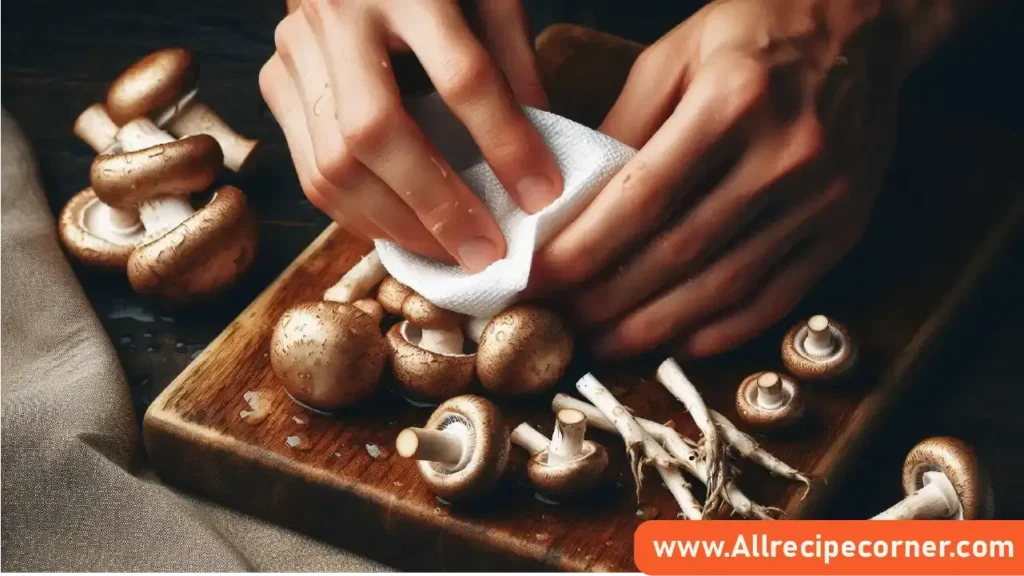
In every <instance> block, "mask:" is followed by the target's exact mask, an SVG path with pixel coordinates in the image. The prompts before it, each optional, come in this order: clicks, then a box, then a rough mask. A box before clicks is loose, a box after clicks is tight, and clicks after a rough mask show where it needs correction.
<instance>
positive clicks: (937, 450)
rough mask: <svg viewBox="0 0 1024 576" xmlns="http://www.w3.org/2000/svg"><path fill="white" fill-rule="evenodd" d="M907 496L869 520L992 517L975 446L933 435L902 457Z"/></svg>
mask: <svg viewBox="0 0 1024 576" xmlns="http://www.w3.org/2000/svg"><path fill="white" fill-rule="evenodd" d="M903 490H904V492H905V493H906V494H907V497H906V498H904V499H903V500H901V501H899V502H897V503H896V504H894V505H893V506H892V507H890V508H889V509H888V510H886V511H884V512H882V513H881V514H878V515H876V516H875V517H874V518H872V520H976V519H986V518H991V517H992V504H993V502H992V494H991V490H992V487H991V485H990V484H989V478H988V474H987V472H986V470H985V469H984V467H983V466H982V465H981V463H980V462H979V461H978V457H977V455H976V454H975V452H974V449H973V448H971V447H970V446H969V445H967V444H966V443H965V442H963V441H962V440H959V439H956V438H951V437H948V436H936V437H932V438H928V439H926V440H923V441H922V442H920V443H918V444H917V445H916V446H914V447H913V448H912V449H911V450H910V452H909V453H908V454H907V457H906V459H905V460H904V461H903Z"/></svg>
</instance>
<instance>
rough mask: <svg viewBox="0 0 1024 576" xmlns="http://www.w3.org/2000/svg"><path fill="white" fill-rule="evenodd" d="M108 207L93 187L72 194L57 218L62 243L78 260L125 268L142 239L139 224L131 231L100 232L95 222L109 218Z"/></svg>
mask: <svg viewBox="0 0 1024 576" xmlns="http://www.w3.org/2000/svg"><path fill="white" fill-rule="evenodd" d="M109 211H110V207H109V206H106V205H104V204H103V202H100V201H99V199H98V198H96V194H95V193H93V190H92V188H86V189H85V190H82V191H80V192H79V193H77V194H75V195H74V196H72V197H71V199H70V200H68V203H67V204H65V205H64V208H63V209H61V211H60V217H59V218H58V220H57V230H58V233H59V235H60V240H61V243H62V244H63V245H64V247H65V248H66V249H67V251H68V252H69V253H70V254H71V256H72V257H74V258H75V259H76V260H78V261H79V262H81V263H83V264H85V265H87V266H95V267H97V268H111V269H121V270H124V269H125V266H127V265H128V259H129V258H130V257H131V255H132V252H134V251H135V248H136V246H138V245H139V243H140V242H141V241H142V237H143V233H144V231H143V229H142V226H141V224H140V225H139V226H138V227H137V232H135V233H134V234H103V233H101V232H99V231H98V230H96V227H97V226H96V223H97V222H99V221H100V220H102V219H105V218H109V216H107V214H105V213H109Z"/></svg>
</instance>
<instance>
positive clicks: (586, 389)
mask: <svg viewBox="0 0 1024 576" xmlns="http://www.w3.org/2000/svg"><path fill="white" fill-rule="evenodd" d="M576 389H577V390H579V392H580V394H583V396H584V397H586V398H587V399H588V400H590V402H591V403H593V404H594V406H595V407H597V409H598V410H599V411H600V412H601V413H602V414H603V415H604V417H605V418H607V419H608V420H609V421H610V422H611V423H612V424H613V425H614V426H615V429H616V430H617V431H618V433H619V435H620V436H621V437H622V439H623V442H625V444H626V454H627V455H628V456H629V462H630V472H631V473H632V474H633V479H634V481H635V482H636V494H637V500H638V501H639V499H640V490H641V489H642V486H643V467H644V465H646V464H653V465H654V467H655V469H657V471H658V474H659V475H660V476H661V479H662V480H663V481H664V482H665V485H666V486H667V487H668V489H669V491H670V492H671V493H672V496H674V497H675V499H676V502H678V503H679V507H680V510H681V511H682V512H683V514H684V516H685V517H686V518H689V519H691V520H699V519H701V518H703V516H704V513H703V511H702V510H701V506H700V503H698V502H697V499H696V498H694V497H693V493H692V492H690V486H689V484H687V482H686V480H684V479H683V475H682V474H680V472H679V470H680V469H682V468H685V464H683V463H682V462H680V461H679V460H677V459H675V458H673V457H672V456H671V455H670V454H669V453H668V452H666V451H665V449H664V448H663V447H662V446H661V445H660V444H658V443H657V442H655V440H654V438H652V437H651V436H650V435H649V434H648V433H647V432H645V431H644V430H643V428H641V427H640V424H638V423H637V421H636V419H635V418H633V415H632V414H630V413H629V410H627V409H626V407H625V406H623V405H622V404H621V403H620V402H619V401H618V400H617V399H616V398H615V396H614V395H612V393H611V392H609V391H608V389H607V388H605V387H604V385H602V384H601V383H600V382H598V381H597V379H596V378H594V376H593V375H591V374H585V375H584V376H583V377H582V378H580V380H579V381H578V382H577V383H576Z"/></svg>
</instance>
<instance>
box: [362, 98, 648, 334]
mask: <svg viewBox="0 0 1024 576" xmlns="http://www.w3.org/2000/svg"><path fill="white" fill-rule="evenodd" d="M406 105H407V109H408V110H409V112H410V114H411V115H412V116H413V118H415V119H416V120H417V122H419V124H420V126H421V127H422V128H423V130H424V133H425V134H426V136H427V138H428V139H429V140H430V141H431V142H433V143H434V145H435V146H437V148H438V151H439V152H441V154H442V155H443V156H444V157H445V159H446V160H448V162H449V163H450V164H451V165H452V167H453V168H454V169H455V170H456V171H457V172H459V174H460V176H461V177H462V179H463V181H464V182H465V183H466V185H467V186H469V188H470V189H471V190H472V191H473V192H474V193H476V194H477V195H478V196H479V197H480V198H481V199H482V200H483V201H484V204H485V205H486V206H487V208H488V209H489V210H490V211H491V213H492V214H493V215H494V217H495V219H496V220H497V222H498V224H499V226H500V227H501V230H502V233H503V234H504V235H505V239H506V241H507V243H508V251H507V253H506V256H505V258H504V259H502V260H499V261H497V262H495V263H493V264H491V266H489V267H488V268H487V269H486V270H483V271H481V272H478V273H476V274H469V273H467V272H465V271H463V270H462V269H461V268H460V267H459V266H454V265H446V264H441V263H439V262H437V261H434V260H430V259H427V258H424V257H422V256H419V255H417V254H414V253H412V252H410V251H408V250H406V249H404V248H402V247H401V246H398V245H397V244H395V243H393V242H389V241H384V240H378V241H376V247H377V252H378V253H379V254H380V259H381V262H382V263H383V264H384V267H385V268H387V270H388V272H389V273H390V274H391V275H392V276H394V277H395V279H396V280H398V281H399V282H401V283H402V284H405V285H406V286H409V287H410V288H412V289H413V290H415V291H416V292H418V293H420V294H422V295H423V296H424V297H425V298H427V299H428V300H430V301H431V302H433V303H434V304H436V305H438V306H440V307H442V308H446V309H448V310H452V311H455V312H460V313H462V314H468V315H470V316H477V317H490V316H494V315H495V314H498V313H499V312H501V311H502V310H504V309H505V308H507V307H508V306H509V305H511V304H512V303H514V302H515V300H516V298H517V297H518V295H519V293H520V292H522V291H523V290H524V289H525V288H526V284H527V281H528V280H529V278H530V268H531V265H532V263H533V255H534V252H535V251H536V249H537V248H538V247H540V246H543V245H544V244H545V243H546V242H547V241H548V240H549V239H550V238H551V237H552V236H554V235H555V234H556V233H558V232H559V231H560V230H561V229H562V228H564V227H565V226H566V225H567V224H568V223H569V222H571V221H572V219H574V218H575V217H576V216H577V215H579V213H580V212H581V211H582V210H583V208H585V207H586V206H587V204H589V203H590V201H591V200H593V198H594V196H595V195H596V194H597V193H598V192H600V190H601V188H602V187H604V185H605V184H606V183H607V182H608V181H609V180H610V179H611V177H612V176H613V175H614V174H615V173H616V172H618V171H619V170H620V169H621V168H622V167H623V166H624V165H625V164H626V162H627V161H629V159H630V158H632V156H633V155H634V154H636V150H634V149H633V148H631V147H629V146H626V145H625V144H622V143H621V142H618V141H616V140H614V139H612V138H609V137H608V136H605V135H604V134H601V133H600V132H597V131H595V130H591V129H590V128H587V127H586V126H583V125H581V124H577V123H575V122H573V121H571V120H568V119H566V118H563V117H561V116H557V115H555V114H551V113H549V112H544V111H542V110H536V109H533V108H525V109H524V110H525V112H526V115H527V118H529V119H530V121H531V122H533V124H534V125H536V126H537V128H538V130H539V132H540V134H541V135H542V136H543V138H544V140H545V142H546V143H547V145H548V147H549V148H550V149H551V151H552V153H553V154H554V157H555V160H556V161H557V162H558V167H559V169H560V170H561V172H562V177H563V179H564V182H565V188H564V191H563V192H562V195H561V196H560V197H559V198H558V199H557V200H555V202H553V203H552V204H551V205H550V206H548V207H547V208H545V209H544V210H542V211H541V212H538V213H536V214H532V215H531V214H527V213H525V212H523V211H522V210H520V209H519V207H518V206H516V204H515V202H513V200H512V198H511V197H510V196H509V195H508V193H507V192H506V191H505V188H504V187H503V186H502V185H501V183H500V182H499V181H498V179H497V177H496V176H495V175H494V172H493V171H491V168H490V166H488V165H487V163H486V162H484V161H483V158H482V155H481V153H480V150H479V149H478V148H477V147H476V145H475V144H474V143H473V140H472V138H471V137H470V135H469V133H468V132H467V131H466V129H465V127H464V126H463V125H462V124H461V123H460V122H459V120H458V119H457V118H456V117H455V116H454V115H453V114H452V113H451V111H449V110H448V109H447V108H446V107H445V105H444V103H443V102H442V101H441V99H440V98H439V97H437V95H436V94H435V95H431V96H429V97H426V98H422V99H418V100H414V101H409V102H407V103H406Z"/></svg>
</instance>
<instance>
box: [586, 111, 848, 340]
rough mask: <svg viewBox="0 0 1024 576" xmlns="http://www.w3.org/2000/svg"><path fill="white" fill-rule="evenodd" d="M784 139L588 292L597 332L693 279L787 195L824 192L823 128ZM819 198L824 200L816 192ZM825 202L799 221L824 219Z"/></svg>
mask: <svg viewBox="0 0 1024 576" xmlns="http://www.w3.org/2000/svg"><path fill="white" fill-rule="evenodd" d="M781 136H782V137H781V138H777V137H773V135H768V134H766V135H763V136H761V137H759V139H758V140H757V141H756V142H755V143H754V145H753V147H752V148H751V149H750V150H749V151H748V153H747V154H746V156H745V157H744V159H743V160H741V161H740V163H739V165H738V166H737V168H736V169H735V170H733V171H732V172H731V173H730V174H729V175H728V176H726V178H725V179H724V180H723V181H722V182H721V184H720V185H719V186H718V187H717V188H716V189H715V190H714V191H712V192H711V193H710V194H708V195H707V196H706V197H705V198H703V199H702V200H701V201H700V202H699V203H698V204H697V206H696V207H695V208H694V209H693V210H692V211H691V212H689V213H688V214H687V215H686V216H685V217H684V219H683V220H682V222H681V223H680V224H679V225H677V226H673V227H672V228H669V229H668V230H666V231H665V232H663V233H661V234H659V235H658V236H657V237H656V238H655V239H654V241H652V242H651V243H650V244H649V245H648V246H647V247H645V249H644V251H643V252H641V253H640V254H639V255H637V256H636V257H635V258H631V259H630V260H629V262H627V263H626V264H625V265H624V266H623V268H622V270H621V271H620V272H619V273H617V274H615V275H613V276H611V277H609V278H607V279H604V280H602V281H601V282H600V283H598V284H597V285H596V286H594V287H593V288H591V289H589V290H587V292H585V293H584V294H583V296H582V297H581V298H580V299H579V300H577V301H576V302H575V303H574V306H575V309H576V314H577V316H578V317H579V319H580V320H581V321H582V322H583V323H584V324H588V325H592V324H597V323H603V322H606V321H608V320H611V319H613V318H617V317H619V316H620V315H621V314H623V313H625V312H627V311H628V310H630V309H632V308H635V307H636V306H637V305H638V304H639V303H640V302H643V301H644V300H646V299H647V298H649V297H650V296H651V295H652V294H654V293H656V292H657V291H659V290H662V289H664V288H665V287H666V286H668V285H670V284H671V283H673V282H675V281H676V280H677V279H678V278H681V277H685V276H688V275H692V274H694V273H695V272H696V271H697V269H698V268H699V267H700V266H702V265H703V263H704V262H705V261H706V260H707V259H708V258H710V257H712V255H713V254H715V253H716V252H717V251H718V250H720V249H721V247H722V246H724V245H725V244H727V243H728V242H730V241H731V240H732V239H733V238H734V237H735V235H736V234H738V233H739V232H740V231H741V230H742V229H743V228H744V227H745V226H746V225H747V224H748V223H749V222H750V221H751V220H753V219H754V218H755V217H756V216H757V215H758V214H759V213H760V212H761V210H762V209H763V208H764V207H765V206H767V205H769V204H771V203H773V202H775V200H776V199H777V198H778V197H779V196H780V195H781V194H785V193H787V191H788V190H794V189H796V190H800V189H807V188H808V186H810V185H813V186H817V185H818V184H817V180H816V175H815V174H814V172H816V169H817V162H818V159H819V158H820V157H821V154H822V150H823V145H822V141H821V132H820V128H819V127H818V124H817V123H816V121H815V122H810V121H808V122H805V123H798V124H796V125H795V126H794V127H792V128H790V129H788V130H786V132H785V133H784V134H782V135H781ZM780 142H785V143H786V144H785V145H780V144H779V143H780ZM812 183H813V184H812ZM814 194H815V195H816V196H819V197H820V196H821V194H820V193H819V192H818V191H817V190H814ZM787 200H788V199H787ZM822 201H823V202H826V203H827V202H831V200H830V199H829V198H828V197H827V195H826V197H824V198H820V199H819V201H818V202H816V203H815V202H812V205H811V206H809V210H810V212H808V211H804V214H801V213H800V212H799V211H798V212H797V214H795V215H794V218H797V219H799V218H802V217H804V216H806V215H811V214H815V213H817V212H820V211H821V209H822V206H821V203H822ZM783 232H784V233H788V232H785V231H783Z"/></svg>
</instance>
